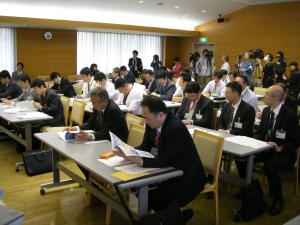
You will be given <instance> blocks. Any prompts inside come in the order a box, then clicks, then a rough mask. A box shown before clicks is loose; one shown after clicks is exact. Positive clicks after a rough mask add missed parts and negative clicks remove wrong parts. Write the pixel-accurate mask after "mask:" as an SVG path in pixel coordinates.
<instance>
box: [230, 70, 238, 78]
mask: <svg viewBox="0 0 300 225" xmlns="http://www.w3.org/2000/svg"><path fill="white" fill-rule="evenodd" d="M230 75H232V76H233V77H237V76H238V72H236V71H231V72H230V73H229V76H230Z"/></svg>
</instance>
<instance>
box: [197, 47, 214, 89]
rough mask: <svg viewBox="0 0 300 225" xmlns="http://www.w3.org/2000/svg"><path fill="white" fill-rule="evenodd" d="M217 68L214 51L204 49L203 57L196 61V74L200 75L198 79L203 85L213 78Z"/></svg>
mask: <svg viewBox="0 0 300 225" xmlns="http://www.w3.org/2000/svg"><path fill="white" fill-rule="evenodd" d="M215 69H216V68H215V64H214V60H213V52H212V51H208V50H207V49H204V50H203V52H202V57H200V59H199V60H198V62H197V63H196V74H198V75H199V77H198V79H197V81H198V83H199V84H200V86H201V87H204V86H206V84H207V83H208V82H209V81H210V80H211V79H212V75H213V74H214V71H215Z"/></svg>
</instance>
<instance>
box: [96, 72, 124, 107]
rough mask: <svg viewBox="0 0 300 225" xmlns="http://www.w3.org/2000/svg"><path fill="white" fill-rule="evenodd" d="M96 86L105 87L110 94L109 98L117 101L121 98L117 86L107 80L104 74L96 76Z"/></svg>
mask: <svg viewBox="0 0 300 225" xmlns="http://www.w3.org/2000/svg"><path fill="white" fill-rule="evenodd" d="M94 80H95V82H96V84H97V85H98V86H100V87H104V88H105V89H106V91H107V92H108V95H109V98H110V99H112V100H114V101H116V100H117V99H118V97H119V94H120V93H119V92H118V91H117V90H116V89H115V85H114V84H113V83H112V82H110V81H109V80H107V78H106V75H105V74H104V73H102V72H97V73H96V74H95V75H94Z"/></svg>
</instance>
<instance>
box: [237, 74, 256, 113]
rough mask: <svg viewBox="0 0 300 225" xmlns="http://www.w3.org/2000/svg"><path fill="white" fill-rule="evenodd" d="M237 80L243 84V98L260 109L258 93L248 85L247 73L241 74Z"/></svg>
mask: <svg viewBox="0 0 300 225" xmlns="http://www.w3.org/2000/svg"><path fill="white" fill-rule="evenodd" d="M236 81H237V82H238V83H239V84H240V85H241V86H242V94H241V96H242V100H243V101H244V102H247V103H248V104H249V105H251V106H252V107H253V108H254V110H255V111H256V112H257V111H259V108H258V105H257V97H256V94H255V93H254V92H253V91H251V90H250V89H249V88H248V86H247V84H248V77H247V76H245V75H241V76H238V77H237V78H236Z"/></svg>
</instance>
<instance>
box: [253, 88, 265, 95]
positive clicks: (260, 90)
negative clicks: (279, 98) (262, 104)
mask: <svg viewBox="0 0 300 225" xmlns="http://www.w3.org/2000/svg"><path fill="white" fill-rule="evenodd" d="M266 91H267V88H262V87H254V93H255V94H257V95H262V96H265V94H266Z"/></svg>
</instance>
